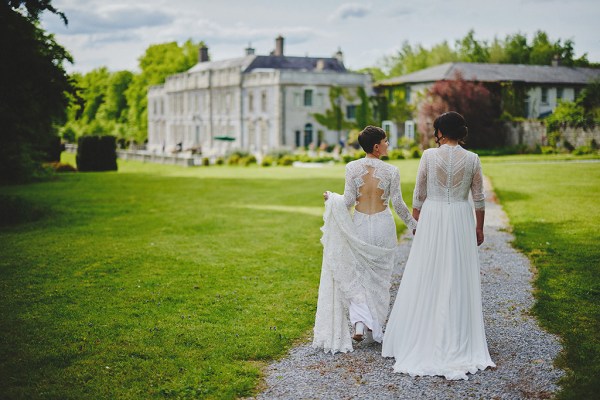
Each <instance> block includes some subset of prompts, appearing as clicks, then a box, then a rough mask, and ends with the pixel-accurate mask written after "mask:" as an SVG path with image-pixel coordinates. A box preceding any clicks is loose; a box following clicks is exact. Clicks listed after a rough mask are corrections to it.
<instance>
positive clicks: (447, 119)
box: [433, 111, 469, 142]
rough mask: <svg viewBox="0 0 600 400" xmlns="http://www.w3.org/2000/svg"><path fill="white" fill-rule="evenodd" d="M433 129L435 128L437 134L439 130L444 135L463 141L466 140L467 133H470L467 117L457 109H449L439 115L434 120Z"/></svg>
mask: <svg viewBox="0 0 600 400" xmlns="http://www.w3.org/2000/svg"><path fill="white" fill-rule="evenodd" d="M433 129H435V133H434V135H435V136H437V132H438V131H441V132H442V135H444V137H447V138H448V139H453V140H458V141H461V142H462V141H464V140H465V138H466V137H467V133H469V129H468V128H467V122H466V121H465V118H464V117H463V116H462V115H460V114H459V113H457V112H455V111H449V112H447V113H443V114H442V115H440V116H439V117H437V118H436V119H435V121H433Z"/></svg>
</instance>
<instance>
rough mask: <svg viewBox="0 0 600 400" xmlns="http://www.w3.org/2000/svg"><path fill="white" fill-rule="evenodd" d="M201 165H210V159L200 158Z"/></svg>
mask: <svg viewBox="0 0 600 400" xmlns="http://www.w3.org/2000/svg"><path fill="white" fill-rule="evenodd" d="M202 165H204V166H205V167H208V166H209V165H210V160H209V158H208V157H204V158H202Z"/></svg>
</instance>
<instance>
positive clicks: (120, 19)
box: [44, 5, 173, 35]
mask: <svg viewBox="0 0 600 400" xmlns="http://www.w3.org/2000/svg"><path fill="white" fill-rule="evenodd" d="M62 11H63V12H64V13H65V14H66V15H67V18H68V19H69V24H68V25H67V26H65V25H64V24H63V23H62V22H61V21H60V20H58V19H57V18H45V19H44V21H45V22H46V23H45V25H46V27H47V29H49V30H50V31H53V32H56V33H61V34H64V35H81V34H92V33H99V32H114V31H123V30H132V29H137V28H141V27H147V26H161V25H167V24H169V23H171V22H172V20H173V17H172V16H171V15H169V14H168V13H166V12H163V11H158V10H152V9H147V8H143V7H135V6H134V7H132V6H127V5H115V6H108V7H103V8H100V9H96V10H94V9H80V8H74V9H64V10H62Z"/></svg>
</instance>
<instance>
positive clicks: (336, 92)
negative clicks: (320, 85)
mask: <svg viewBox="0 0 600 400" xmlns="http://www.w3.org/2000/svg"><path fill="white" fill-rule="evenodd" d="M348 96H349V94H348V91H347V90H346V89H344V88H341V87H339V86H333V87H331V88H330V89H329V104H330V108H328V109H327V110H325V113H324V114H320V113H315V114H313V117H314V118H315V120H316V121H317V122H318V123H319V124H321V125H322V126H324V127H325V128H327V129H329V130H332V131H337V132H338V135H339V136H341V135H342V131H347V130H349V129H352V128H354V127H355V124H354V123H352V122H350V121H348V120H346V119H345V118H344V111H343V110H342V106H341V99H342V98H343V97H345V98H348ZM338 139H341V137H339V138H338Z"/></svg>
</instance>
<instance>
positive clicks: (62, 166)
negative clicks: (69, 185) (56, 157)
mask: <svg viewBox="0 0 600 400" xmlns="http://www.w3.org/2000/svg"><path fill="white" fill-rule="evenodd" d="M44 166H45V167H47V168H50V169H52V170H53V171H54V172H77V168H75V167H74V166H72V165H71V164H68V163H62V162H50V163H45V164H44Z"/></svg>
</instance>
